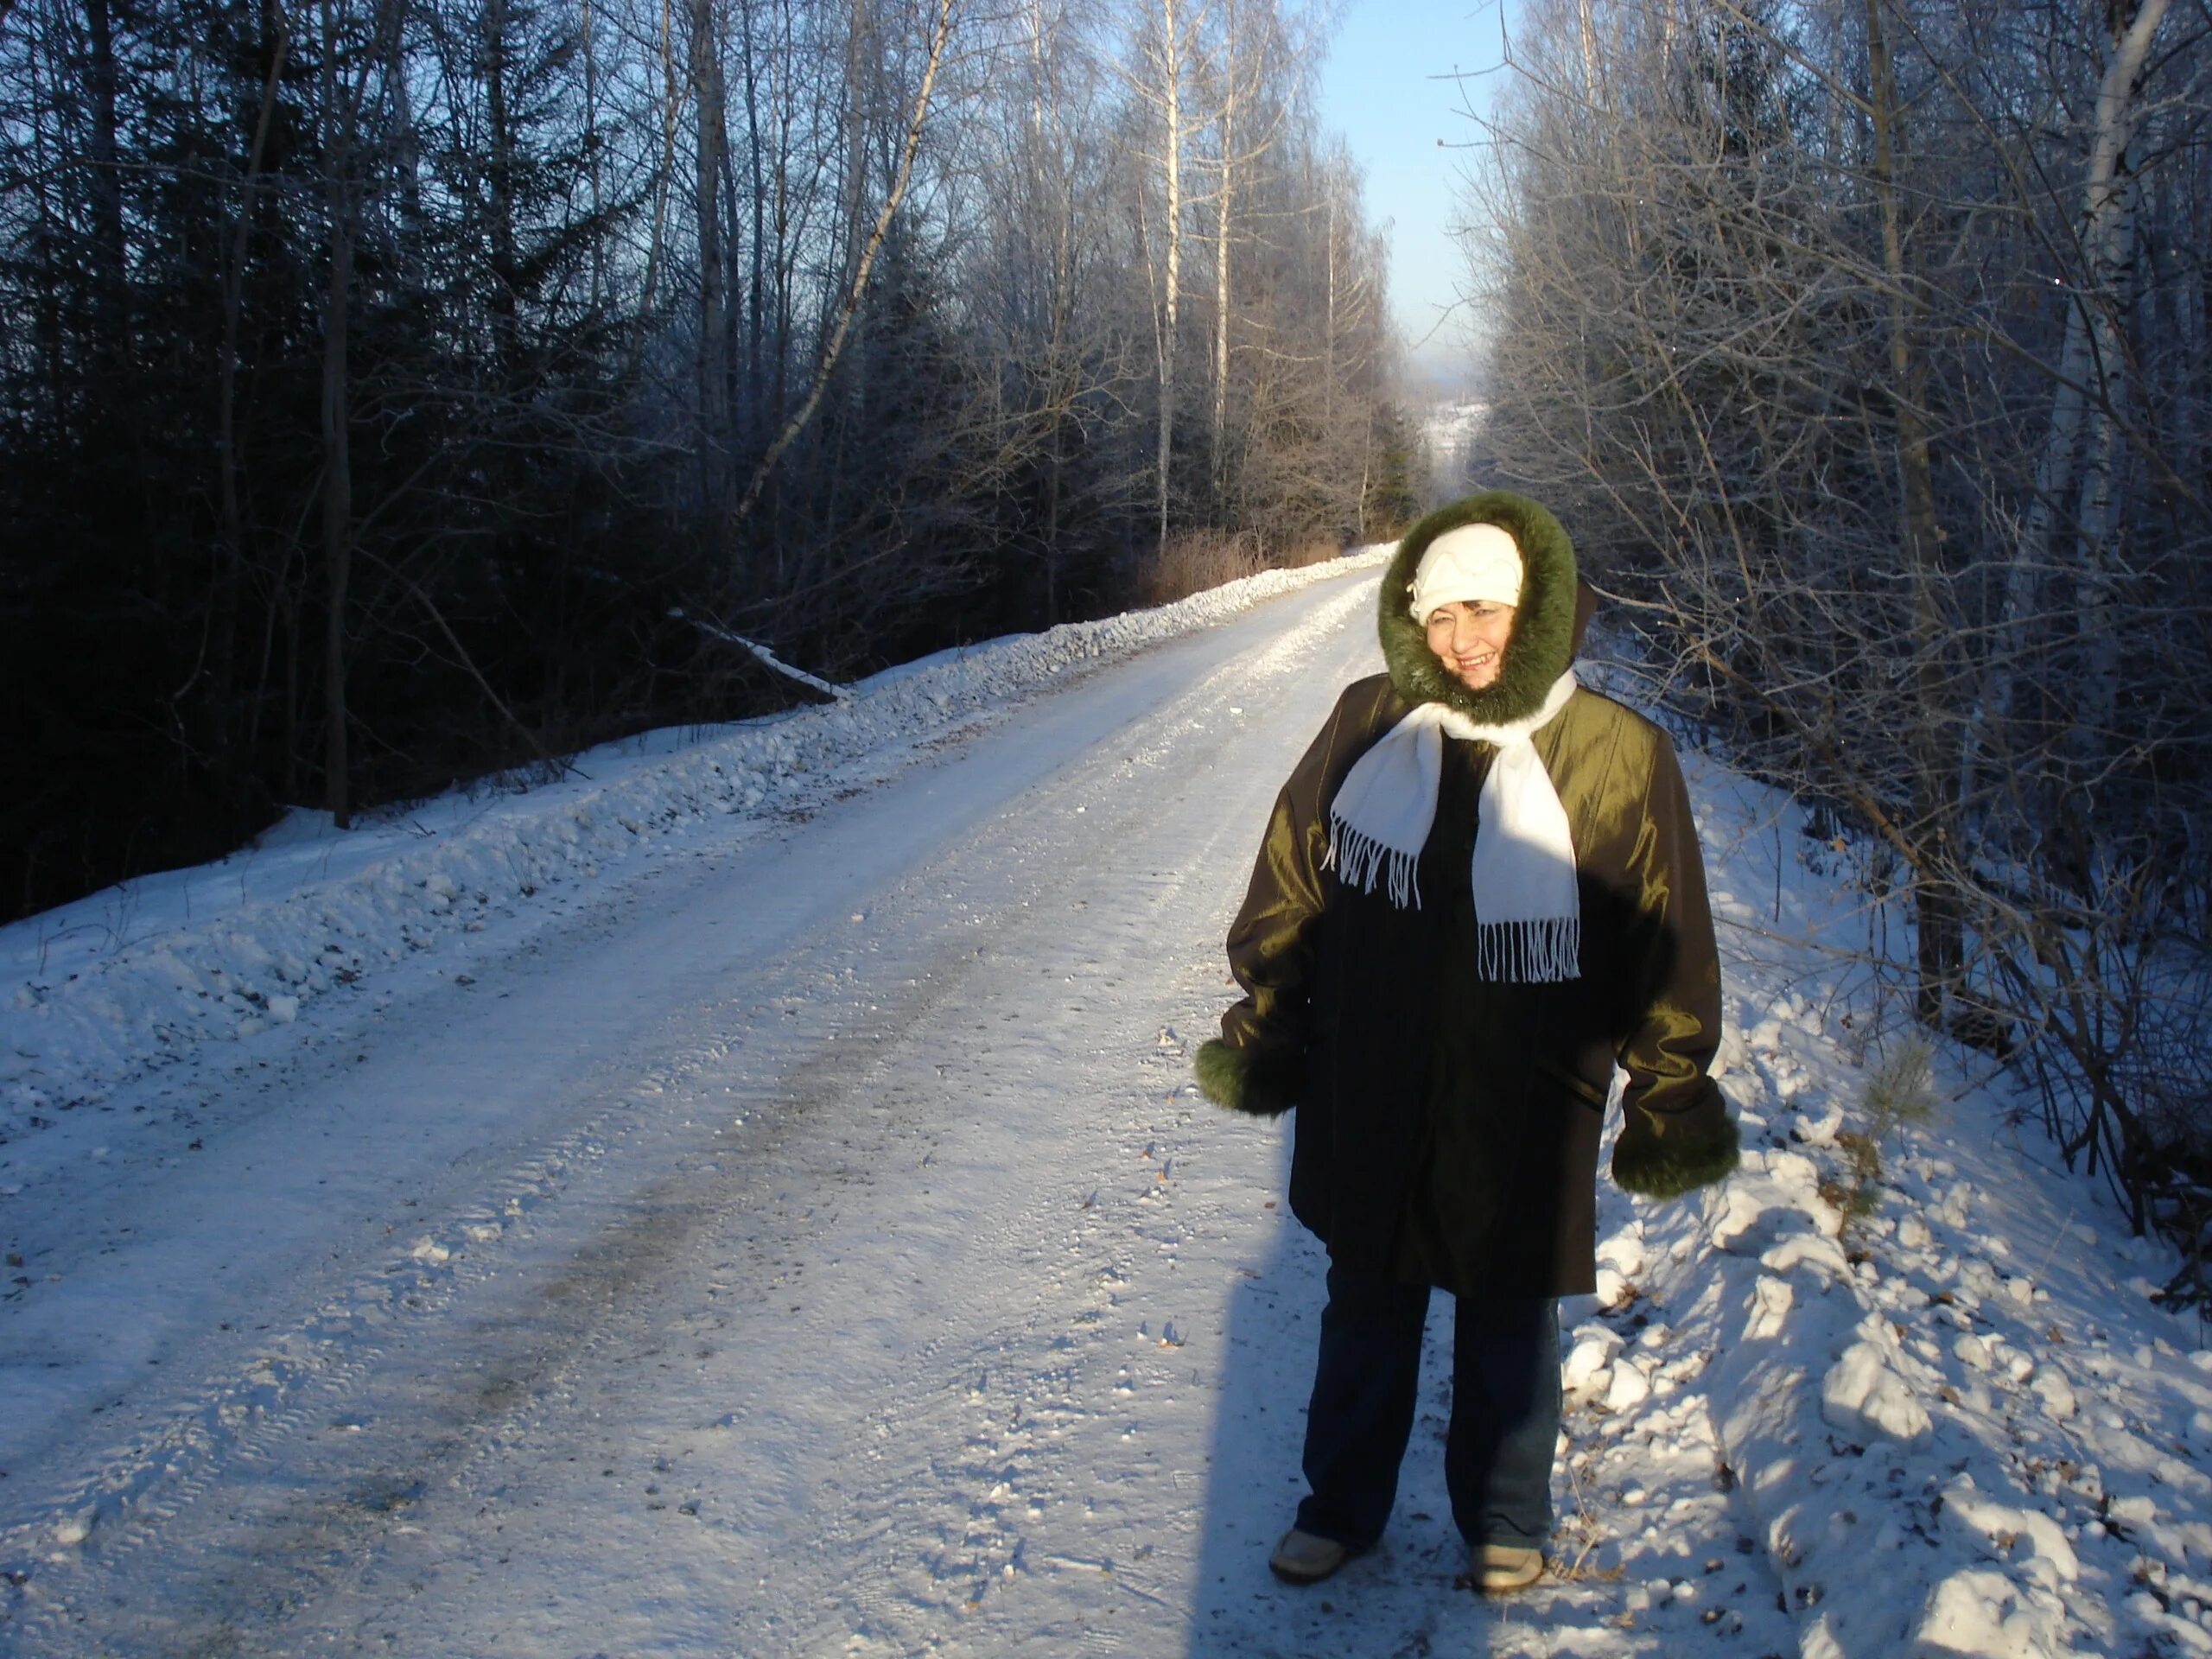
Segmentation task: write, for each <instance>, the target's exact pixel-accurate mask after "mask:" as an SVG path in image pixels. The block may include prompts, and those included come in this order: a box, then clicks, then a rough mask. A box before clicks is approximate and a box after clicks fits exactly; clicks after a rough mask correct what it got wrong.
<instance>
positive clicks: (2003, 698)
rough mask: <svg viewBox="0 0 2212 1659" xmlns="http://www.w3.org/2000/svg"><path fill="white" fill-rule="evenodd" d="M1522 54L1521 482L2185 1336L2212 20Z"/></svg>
mask: <svg viewBox="0 0 2212 1659" xmlns="http://www.w3.org/2000/svg"><path fill="white" fill-rule="evenodd" d="M1515 44H1516V60H1517V66H1518V67H1519V68H1520V69H1521V70H1522V74H1521V77H1520V79H1519V90H1518V92H1516V95H1515V97H1514V98H1513V99H1511V100H1510V103H1509V105H1508V107H1507V109H1506V110H1505V111H1504V113H1503V115H1502V117H1501V118H1500V122H1499V124H1498V126H1497V130H1495V132H1494V133H1493V134H1491V137H1492V138H1493V139H1494V140H1495V142H1494V143H1493V144H1491V147H1490V148H1489V150H1488V152H1487V154H1488V161H1487V164H1486V165H1485V166H1484V168H1483V170H1482V173H1481V184H1480V187H1479V190H1478V194H1479V197H1480V201H1479V204H1478V213H1477V214H1476V215H1475V216H1476V217H1477V218H1478V219H1482V220H1484V222H1486V223H1488V224H1491V225H1494V226H1495V233H1494V234H1492V235H1486V236H1484V237H1483V238H1478V242H1477V243H1476V244H1475V245H1474V251H1475V254H1476V259H1475V267H1474V269H1475V272H1476V279H1477V282H1478V286H1480V287H1481V288H1482V289H1484V291H1485V292H1486V294H1487V296H1488V298H1489V301H1490V303H1491V306H1492V308H1493V310H1494V315H1495V318H1496V322H1497V328H1496V334H1495V340H1494V344H1493V349H1492V352H1491V370H1492V379H1493V383H1494V385H1495V387H1496V393H1495V398H1496V404H1495V410H1494V413H1493V420H1492V425H1491V443H1492V445H1493V447H1494V461H1495V463H1496V465H1497V467H1499V468H1500V469H1501V470H1502V471H1503V474H1504V475H1506V476H1507V477H1509V478H1513V479H1517V480H1522V481H1524V482H1525V483H1526V484H1528V485H1529V486H1530V487H1532V488H1534V489H1536V490H1539V491H1541V492H1542V493H1547V494H1548V495H1552V496H1555V497H1557V498H1560V499H1561V500H1562V501H1563V503H1564V504H1565V505H1567V508H1568V510H1569V511H1571V512H1573V515H1574V517H1575V521H1576V522H1577V523H1578V524H1580V526H1581V527H1582V531H1583V535H1584V539H1585V540H1586V542H1587V543H1589V544H1590V545H1592V547H1593V548H1594V549H1596V550H1600V553H1601V558H1602V560H1603V561H1604V563H1605V579H1606V580H1608V581H1609V582H1611V583H1612V584H1613V585H1615V586H1616V587H1618V588H1619V589H1620V590H1621V592H1622V594H1623V596H1624V598H1625V599H1626V600H1628V601H1630V607H1631V608H1632V610H1633V613H1634V614H1635V615H1636V616H1637V618H1638V619H1639V620H1641V622H1642V624H1643V627H1644V630H1645V633H1646V636H1647V639H1648V640H1649V643H1650V645H1651V646H1652V648H1653V650H1654V652H1655V660H1656V662H1658V663H1660V664H1664V665H1666V668H1667V670H1668V672H1667V675H1666V677H1667V679H1668V681H1669V685H1670V688H1671V690H1672V693H1673V695H1674V696H1675V697H1676V698H1677V699H1678V700H1679V702H1681V704H1682V705H1683V706H1684V709H1685V712H1686V713H1688V714H1689V715H1693V716H1694V717H1695V718H1696V719H1697V720H1699V721H1701V722H1703V723H1705V724H1706V725H1707V726H1708V727H1709V728H1713V729H1717V730H1718V731H1719V732H1720V733H1721V734H1723V735H1724V736H1725V737H1726V740H1727V741H1728V743H1729V744H1730V746H1731V747H1732V750H1733V751H1734V752H1735V753H1738V754H1739V755H1742V756H1745V757H1747V758H1748V759H1749V760H1751V763H1752V764H1753V765H1754V766H1756V767H1757V768H1758V770H1759V771H1760V772H1763V773H1764V775H1766V776H1767V777H1769V778H1770V779H1774V780H1776V781H1777V782H1779V783H1781V784H1783V785H1785V786H1787V787H1788V788H1789V789H1790V790H1791V791H1793V792H1795V793H1796V795H1797V796H1798V797H1799V798H1800V799H1801V800H1802V802H1804V803H1805V804H1806V805H1807V806H1808V809H1809V810H1810V815H1811V827H1812V829H1815V830H1817V831H1820V832H1821V833H1822V834H1824V835H1833V834H1835V833H1837V832H1838V831H1840V830H1842V829H1856V830H1857V831H1858V832H1859V836H1860V840H1859V845H1860V846H1862V847H1863V848H1865V849H1867V857H1866V863H1865V867H1864V872H1863V874H1864V876H1865V879H1866V880H1867V882H1868V884H1869V887H1870V890H1871V891H1872V893H1875V894H1876V895H1877V896H1879V895H1880V894H1881V893H1885V892H1888V891H1891V890H1896V891H1901V892H1903V893H1905V894H1906V895H1907V896H1908V897H1909V899H1910V913H1911V916H1912V919H1913V922H1914V928H1913V930H1912V931H1913V939H1914V948H1913V951H1912V954H1911V956H1910V959H1909V960H1908V961H1906V962H1904V963H1897V964H1896V965H1897V968H1898V969H1900V970H1901V977H1902V978H1903V980H1904V982H1905V984H1906V986H1907V988H1908V989H1909V993H1910V1008H1911V1010H1912V1012H1913V1014H1915V1015H1916V1018H1917V1019H1918V1020H1919V1021H1920V1022H1921V1023H1922V1024H1923V1025H1924V1026H1926V1027H1929V1028H1932V1029H1934V1030H1937V1031H1940V1032H1942V1033H1948V1035H1950V1036H1952V1037H1954V1038H1956V1039H1961V1040H1963V1041H1964V1042H1965V1043H1967V1044H1968V1045H1970V1046H1973V1047H1974V1048H1978V1049H1980V1050H1981V1051H1984V1052H1986V1053H1988V1054H1989V1055H1991V1056H1993V1057H1995V1058H1997V1059H1999V1060H2001V1061H2004V1062H2005V1063H2009V1064H2011V1065H2015V1066H2017V1067H2018V1068H2019V1069H2020V1071H2021V1072H2022V1073H2023V1075H2024V1076H2025V1077H2028V1078H2030V1079H2031V1081H2032V1083H2033V1084H2034V1085H2035V1086H2036V1087H2037V1090H2039V1091H2040V1094H2041V1098H2042V1100H2043V1103H2044V1119H2045V1122H2046V1123H2047V1125H2048V1127H2049V1128H2050V1131H2051V1133H2052V1134H2053V1135H2054V1136H2055V1138H2056V1140H2057V1141H2058V1144H2059V1146H2060V1148H2061V1150H2062V1151H2063V1154H2064V1155H2065V1156H2066V1158H2067V1159H2068V1160H2069V1161H2070V1162H2073V1163H2075V1164H2076V1165H2077V1166H2083V1167H2086V1168H2088V1169H2089V1170H2091V1171H2094V1172H2096V1173H2100V1174H2101V1175H2104V1176H2107V1177H2109V1178H2110V1179H2113V1182H2114V1183H2115V1185H2117V1187H2118V1189H2119V1190H2120V1192H2121V1194H2122V1195H2123V1197H2124V1198H2125V1199H2126V1202H2127V1204H2128V1205H2130V1207H2131V1209H2132V1211H2133V1216H2134V1218H2135V1222H2136V1224H2137V1225H2138V1227H2139V1228H2143V1227H2149V1226H2152V1225H2153V1224H2156V1225H2159V1226H2161V1227H2163V1228H2164V1229H2165V1230H2167V1231H2168V1232H2169V1234H2170V1235H2171V1236H2173V1237H2174V1238H2175V1239H2176V1240H2177V1241H2178V1242H2179V1243H2181V1244H2182V1245H2183V1249H2184V1252H2185V1254H2186V1256H2187V1258H2188V1265H2186V1266H2185V1267H2184V1269H2183V1278H2182V1279H2181V1280H2179V1281H2177V1285H2176V1289H2177V1293H2183V1294H2190V1295H2193V1296H2197V1297H2202V1296H2203V1295H2204V1294H2205V1292H2206V1289H2207V1286H2206V1284H2205V1282H2204V1281H2203V1278H2202V1274H2203V1272H2204V1267H2203V1263H2204V1259H2205V1251H2206V1249H2207V1246H2208V1243H2212V1115H2209V1114H2208V1112H2207V1109H2206V1103H2205V1102H2206V1096H2205V1093H2204V1088H2203V1079H2204V1077H2205V1076H2206V1075H2207V1071H2208V1066H2209V1065H2212V950H2208V934H2207V929H2208V924H2212V696H2208V693H2207V690H2206V688H2207V685H2208V677H2209V676H2212V606H2209V605H2208V578H2212V447H2208V431H2209V430H2212V427H2209V426H2208V422H2209V421H2212V355H2209V354H2208V341H2207V332H2206V324H2207V320H2208V319H2207V305H2206V302H2207V287H2206V282H2207V266H2208V259H2209V258H2212V130H2208V126H2207V121H2206V118H2207V115H2208V113H2212V79H2209V78H2212V16H2208V14H2207V13H2206V11H2205V10H2204V8H2203V7H2202V6H2201V5H2195V6H2183V5H2180V4H2173V3H2169V0H2080V3H2073V0H2063V3H2050V4H2038V5H2033V6H2026V5H2018V4H2012V3H1996V0H1991V3H1978V0H1821V3H1812V4H1802V3H1783V0H1547V3H1545V4H1543V5H1541V6H1538V7H1536V8H1535V9H1534V10H1532V11H1531V12H1529V14H1528V15H1527V16H1526V17H1525V19H1524V23H1523V28H1522V30H1521V32H1520V33H1519V35H1517V36H1516V43H1515ZM1875 954H1876V955H1877V956H1879V955H1880V954H1881V953H1880V951H1879V949H1878V940H1877V941H1875Z"/></svg>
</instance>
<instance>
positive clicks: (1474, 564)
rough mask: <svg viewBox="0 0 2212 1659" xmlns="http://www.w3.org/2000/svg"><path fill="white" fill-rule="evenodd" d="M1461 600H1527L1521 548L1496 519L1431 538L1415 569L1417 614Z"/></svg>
mask: <svg viewBox="0 0 2212 1659" xmlns="http://www.w3.org/2000/svg"><path fill="white" fill-rule="evenodd" d="M1454 600H1457V601H1459V603H1461V604H1462V605H1475V604H1480V603H1483V602H1484V601H1487V602H1489V603H1491V604H1493V605H1518V604H1520V602H1521V550H1520V548H1519V547H1518V546H1517V545H1516V543H1515V542H1514V540H1513V537H1512V535H1511V534H1510V532H1509V531H1504V530H1502V529H1500V528H1499V527H1498V526H1497V525H1496V524H1462V525H1460V526H1459V528H1458V529H1457V530H1447V531H1445V532H1444V534H1442V535H1441V536H1440V537H1437V538H1436V539H1435V540H1434V541H1433V542H1431V543H1429V544H1428V546H1427V549H1426V550H1424V551H1423V552H1422V554H1421V566H1420V568H1419V569H1416V570H1415V571H1414V594H1413V608H1414V621H1416V622H1420V623H1423V624H1426V623H1427V620H1428V616H1429V613H1430V612H1431V611H1433V610H1434V609H1435V608H1436V607H1438V606H1440V605H1448V604H1450V603H1451V602H1452V601H1454Z"/></svg>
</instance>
